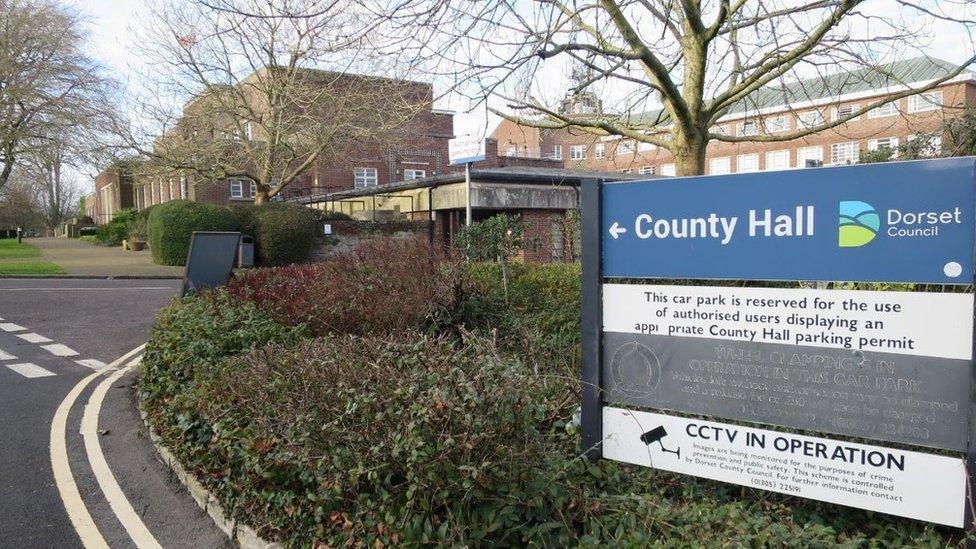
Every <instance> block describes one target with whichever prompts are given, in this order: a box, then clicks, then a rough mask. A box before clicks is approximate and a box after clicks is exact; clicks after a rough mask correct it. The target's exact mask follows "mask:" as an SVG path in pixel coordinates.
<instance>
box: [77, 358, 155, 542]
mask: <svg viewBox="0 0 976 549" xmlns="http://www.w3.org/2000/svg"><path fill="white" fill-rule="evenodd" d="M141 360H142V357H141V356H139V357H137V358H135V359H134V360H132V361H131V362H129V364H128V365H127V366H126V367H125V368H122V369H121V370H116V371H115V373H113V374H112V375H110V376H108V377H107V378H105V380H104V381H102V382H101V383H99V384H98V387H95V390H94V391H92V394H91V397H90V398H89V399H88V405H87V406H85V413H84V415H82V418H81V436H82V438H84V440H85V452H86V453H87V454H88V463H90V464H91V468H92V473H94V474H95V480H96V481H98V486H99V487H100V488H101V489H102V493H103V494H105V499H107V500H108V504H109V506H110V507H111V508H112V511H113V512H114V513H115V516H116V517H117V518H118V519H119V522H121V523H122V526H123V527H124V528H125V530H126V532H128V533H129V537H130V538H132V542H133V543H135V545H136V547H139V548H140V549H142V548H143V547H151V548H153V549H156V548H158V549H162V546H161V545H160V544H159V542H157V541H156V538H155V537H153V535H152V532H150V531H149V528H146V524H145V523H144V522H142V519H141V518H140V517H139V514H138V513H136V510H135V509H133V508H132V504H131V503H129V500H128V499H127V498H126V497H125V493H124V492H123V491H122V487H120V486H119V483H118V481H117V480H116V479H115V475H113V474H112V470H111V469H110V468H109V466H108V462H107V461H105V454H104V453H103V452H102V445H101V442H100V441H99V439H98V436H99V435H98V413H99V411H100V410H101V408H102V402H103V401H104V400H105V394H106V393H108V390H109V388H110V387H111V386H112V384H113V383H115V382H116V381H118V379H119V378H120V377H122V376H124V375H125V374H127V373H129V371H130V370H132V368H135V367H136V366H137V365H138V364H139V362H140V361H141Z"/></svg>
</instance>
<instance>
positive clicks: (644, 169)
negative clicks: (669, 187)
mask: <svg viewBox="0 0 976 549" xmlns="http://www.w3.org/2000/svg"><path fill="white" fill-rule="evenodd" d="M637 173H639V174H641V175H654V166H641V167H640V169H638V170H637Z"/></svg>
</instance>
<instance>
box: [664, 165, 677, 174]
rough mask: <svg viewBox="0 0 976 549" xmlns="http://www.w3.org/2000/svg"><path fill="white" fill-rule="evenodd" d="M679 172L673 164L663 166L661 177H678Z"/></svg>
mask: <svg viewBox="0 0 976 549" xmlns="http://www.w3.org/2000/svg"><path fill="white" fill-rule="evenodd" d="M677 174H678V171H677V169H676V168H675V165H674V164H673V163H670V164H661V175H669V176H674V175H677Z"/></svg>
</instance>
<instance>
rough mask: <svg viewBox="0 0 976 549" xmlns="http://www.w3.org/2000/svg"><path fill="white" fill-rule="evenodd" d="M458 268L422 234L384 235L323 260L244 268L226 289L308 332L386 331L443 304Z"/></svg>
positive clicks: (448, 301) (415, 322) (412, 323)
mask: <svg viewBox="0 0 976 549" xmlns="http://www.w3.org/2000/svg"><path fill="white" fill-rule="evenodd" d="M458 273H459V264H458V262H457V261H455V260H454V259H452V258H450V257H446V256H445V254H444V253H443V252H441V251H439V250H438V249H436V248H432V247H431V246H429V245H428V244H427V242H426V241H425V240H423V239H420V238H417V239H414V238H409V239H392V238H388V239H377V240H373V241H370V242H367V243H365V244H363V245H361V246H359V247H358V248H356V249H354V250H352V251H349V252H345V253H341V254H336V255H334V256H333V257H331V258H330V259H329V260H328V261H325V262H322V263H306V264H299V265H290V266H287V267H275V268H269V269H255V270H250V271H246V272H244V273H243V274H242V275H241V276H239V277H237V278H235V279H233V280H231V281H230V283H229V284H228V285H227V292H228V293H229V294H230V297H231V299H239V300H248V301H253V302H254V303H256V304H257V306H258V307H259V308H260V309H262V310H264V311H265V312H267V313H268V314H269V315H271V316H272V317H273V318H274V319H275V320H277V321H278V322H280V323H282V324H286V325H290V326H296V325H298V324H305V325H306V326H307V327H308V329H309V331H310V332H311V333H312V334H313V335H322V334H325V333H340V334H357V335H361V334H368V333H390V332H394V331H398V330H403V329H406V328H413V327H418V326H420V325H421V324H423V322H424V321H425V320H427V319H430V318H433V317H434V316H435V315H437V314H438V313H439V312H441V311H444V310H447V309H449V308H450V307H451V306H452V305H453V301H454V289H455V285H456V281H457V277H458Z"/></svg>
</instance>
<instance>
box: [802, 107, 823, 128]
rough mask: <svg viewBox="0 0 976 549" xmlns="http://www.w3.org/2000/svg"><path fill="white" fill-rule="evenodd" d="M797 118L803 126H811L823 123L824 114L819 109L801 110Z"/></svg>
mask: <svg viewBox="0 0 976 549" xmlns="http://www.w3.org/2000/svg"><path fill="white" fill-rule="evenodd" d="M797 118H798V119H799V121H800V125H801V126H803V127H804V128H813V127H816V126H819V125H821V124H823V123H824V114H823V113H822V112H820V111H806V112H801V113H800V114H799V115H798V116H797Z"/></svg>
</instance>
